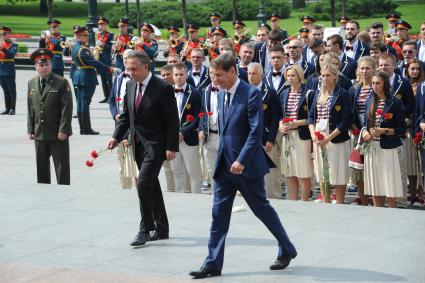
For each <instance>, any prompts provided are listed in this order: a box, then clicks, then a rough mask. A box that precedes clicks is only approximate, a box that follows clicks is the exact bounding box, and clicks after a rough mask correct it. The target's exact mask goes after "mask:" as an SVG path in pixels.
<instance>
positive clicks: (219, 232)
mask: <svg viewBox="0 0 425 283" xmlns="http://www.w3.org/2000/svg"><path fill="white" fill-rule="evenodd" d="M226 175H227V176H226V177H218V178H216V179H215V186H214V201H213V208H212V224H211V230H210V239H209V242H208V257H207V258H206V259H205V262H204V265H205V266H211V267H213V268H214V269H218V270H221V269H222V268H223V259H224V245H225V240H226V235H227V232H228V231H229V224H230V217H231V214H232V206H233V201H234V199H235V195H236V191H237V190H239V191H240V192H241V194H242V196H243V198H244V199H245V201H246V203H247V204H248V206H249V207H250V209H251V210H252V212H254V214H255V216H257V217H258V218H259V219H260V220H261V221H262V222H263V223H264V225H266V227H267V228H268V229H269V231H270V232H271V233H272V234H273V236H274V237H275V238H276V239H277V241H278V245H279V253H278V256H282V255H286V254H290V255H292V254H294V253H295V247H294V246H293V245H292V243H291V241H290V240H289V238H288V235H287V234H286V232H285V229H284V228H283V226H282V223H281V222H280V219H279V216H278V215H277V213H276V211H275V210H274V208H273V207H272V206H271V205H270V203H269V201H268V200H267V198H266V190H265V189H264V178H258V179H254V180H241V179H239V180H238V179H236V177H234V176H230V173H229V174H226Z"/></svg>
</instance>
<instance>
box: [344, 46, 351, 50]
mask: <svg viewBox="0 0 425 283" xmlns="http://www.w3.org/2000/svg"><path fill="white" fill-rule="evenodd" d="M345 50H346V51H348V50H353V46H345Z"/></svg>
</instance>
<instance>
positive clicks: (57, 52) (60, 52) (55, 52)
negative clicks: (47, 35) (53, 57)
mask: <svg viewBox="0 0 425 283" xmlns="http://www.w3.org/2000/svg"><path fill="white" fill-rule="evenodd" d="M52 53H53V54H59V55H62V51H52Z"/></svg>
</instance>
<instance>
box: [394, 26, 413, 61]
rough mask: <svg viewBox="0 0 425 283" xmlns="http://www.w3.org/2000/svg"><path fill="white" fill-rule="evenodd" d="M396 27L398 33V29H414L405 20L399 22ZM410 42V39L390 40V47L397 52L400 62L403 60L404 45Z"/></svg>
mask: <svg viewBox="0 0 425 283" xmlns="http://www.w3.org/2000/svg"><path fill="white" fill-rule="evenodd" d="M395 25H396V26H395V29H396V31H397V30H398V29H406V30H409V29H412V26H411V25H410V24H409V23H408V22H406V21H403V20H397V21H396V23H395ZM408 40H409V38H407V39H401V38H399V39H398V40H397V41H392V40H390V41H389V42H388V45H389V46H391V47H392V48H394V49H395V50H396V51H397V60H398V61H401V60H403V54H402V49H403V43H405V42H406V41H408Z"/></svg>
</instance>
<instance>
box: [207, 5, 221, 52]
mask: <svg viewBox="0 0 425 283" xmlns="http://www.w3.org/2000/svg"><path fill="white" fill-rule="evenodd" d="M209 17H210V23H211V27H209V28H208V29H207V33H206V34H205V44H206V45H208V44H209V43H211V42H212V32H213V29H214V28H215V27H218V26H220V24H221V16H220V14H219V13H216V12H212V13H210V15H209Z"/></svg>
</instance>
